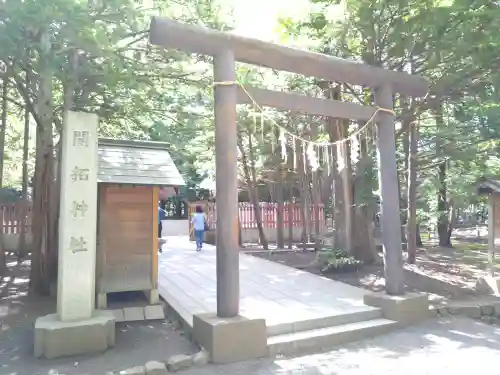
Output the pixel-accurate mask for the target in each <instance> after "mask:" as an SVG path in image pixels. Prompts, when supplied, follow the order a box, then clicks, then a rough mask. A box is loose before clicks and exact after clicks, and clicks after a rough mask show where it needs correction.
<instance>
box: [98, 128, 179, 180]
mask: <svg viewBox="0 0 500 375" xmlns="http://www.w3.org/2000/svg"><path fill="white" fill-rule="evenodd" d="M167 147H168V144H166V143H163V142H151V141H129V140H120V139H109V138H100V139H99V151H98V153H99V157H98V165H99V171H98V177H97V178H98V181H99V182H101V183H113V184H134V185H161V186H184V185H185V184H186V183H185V182H184V179H183V178H182V176H181V174H180V173H179V170H178V169H177V167H176V166H175V163H174V161H173V160H172V157H171V156H170V153H169V152H168V150H167Z"/></svg>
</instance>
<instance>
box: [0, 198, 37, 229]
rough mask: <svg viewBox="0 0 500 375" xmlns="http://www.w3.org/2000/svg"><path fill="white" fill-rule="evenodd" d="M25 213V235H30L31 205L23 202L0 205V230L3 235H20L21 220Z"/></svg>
mask: <svg viewBox="0 0 500 375" xmlns="http://www.w3.org/2000/svg"><path fill="white" fill-rule="evenodd" d="M23 205H26V206H25V207H24V212H26V226H25V227H24V231H25V233H31V217H32V215H31V204H30V203H25V202H16V203H8V204H0V225H1V227H0V230H1V231H2V233H3V234H19V233H21V218H22V215H23Z"/></svg>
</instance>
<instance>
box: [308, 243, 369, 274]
mask: <svg viewBox="0 0 500 375" xmlns="http://www.w3.org/2000/svg"><path fill="white" fill-rule="evenodd" d="M317 261H318V264H319V265H320V266H321V271H322V272H352V271H356V270H358V269H359V268H360V267H361V266H362V264H363V263H362V262H361V261H360V260H358V259H356V258H354V257H353V256H350V255H349V254H348V253H347V251H345V250H342V249H335V248H333V249H332V248H325V249H321V250H319V251H318V258H317Z"/></svg>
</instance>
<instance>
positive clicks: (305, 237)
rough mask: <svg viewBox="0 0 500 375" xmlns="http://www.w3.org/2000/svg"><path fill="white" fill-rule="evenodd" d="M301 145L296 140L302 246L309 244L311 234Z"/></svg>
mask: <svg viewBox="0 0 500 375" xmlns="http://www.w3.org/2000/svg"><path fill="white" fill-rule="evenodd" d="M302 147H303V145H301V144H300V142H299V141H298V140H296V146H295V149H296V150H298V152H297V155H296V157H297V168H298V171H297V172H298V174H299V179H300V219H301V223H302V236H301V237H302V243H303V244H304V246H305V245H306V244H307V243H308V242H309V235H310V234H311V201H310V199H309V178H308V169H307V160H306V158H305V153H303V152H302Z"/></svg>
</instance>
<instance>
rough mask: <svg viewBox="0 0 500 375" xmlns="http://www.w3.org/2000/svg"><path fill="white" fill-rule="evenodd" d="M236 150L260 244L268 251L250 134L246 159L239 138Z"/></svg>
mask: <svg viewBox="0 0 500 375" xmlns="http://www.w3.org/2000/svg"><path fill="white" fill-rule="evenodd" d="M238 148H239V149H240V153H241V161H242V164H243V171H244V173H245V179H246V181H247V186H248V195H249V198H250V202H251V203H252V206H253V210H254V215H255V220H256V222H257V229H258V231H259V240H260V244H261V245H262V247H263V248H264V249H265V250H267V249H269V244H268V243H267V239H266V235H265V233H264V226H263V225H262V212H261V209H260V205H259V195H258V194H259V192H258V190H257V178H256V172H255V160H254V159H253V158H254V153H253V142H252V135H251V134H250V132H249V133H248V150H249V152H248V158H247V156H246V153H245V149H244V147H243V144H242V142H241V137H239V140H238ZM248 159H250V164H251V165H250V167H249V166H248V161H249V160H248Z"/></svg>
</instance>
